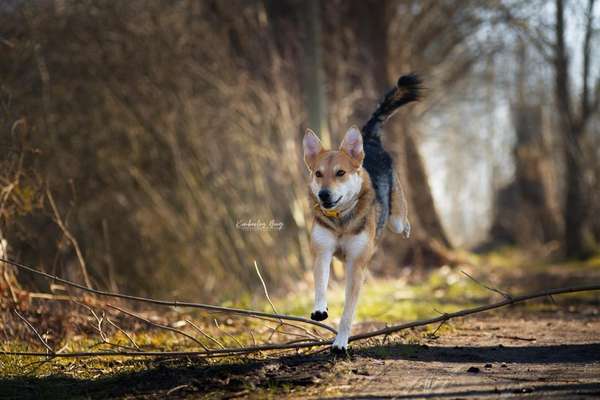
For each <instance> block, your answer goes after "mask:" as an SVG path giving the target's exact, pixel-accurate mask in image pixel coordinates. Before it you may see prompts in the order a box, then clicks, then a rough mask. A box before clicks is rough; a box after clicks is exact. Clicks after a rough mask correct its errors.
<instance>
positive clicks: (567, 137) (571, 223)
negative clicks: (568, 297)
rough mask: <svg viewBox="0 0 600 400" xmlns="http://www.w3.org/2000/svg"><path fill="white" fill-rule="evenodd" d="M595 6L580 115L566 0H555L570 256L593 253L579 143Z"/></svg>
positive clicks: (556, 72)
mask: <svg viewBox="0 0 600 400" xmlns="http://www.w3.org/2000/svg"><path fill="white" fill-rule="evenodd" d="M593 6H594V0H590V1H589V5H588V13H589V14H588V15H589V18H590V20H588V25H587V26H586V40H585V41H584V46H583V53H584V54H583V55H584V64H585V65H584V71H583V80H584V82H583V86H584V87H583V95H582V99H583V100H582V101H583V104H582V107H581V113H580V115H575V112H574V110H573V108H572V105H571V90H570V89H571V86H570V82H569V69H568V66H569V60H568V54H567V49H566V44H565V15H564V14H565V10H564V1H563V0H556V21H555V35H556V43H555V59H554V75H555V96H556V103H557V106H558V108H559V110H558V111H559V115H560V123H561V130H562V133H563V146H564V147H563V148H564V156H565V180H566V181H565V184H566V188H565V189H566V192H567V193H566V198H565V202H564V208H563V216H564V222H565V255H566V256H567V257H585V256H587V255H588V254H590V253H591V243H590V242H591V240H589V238H588V237H587V235H586V230H587V226H586V225H587V224H586V219H587V218H586V210H587V204H586V203H587V202H586V195H585V188H584V181H583V165H582V162H583V160H582V158H583V153H582V149H581V145H580V143H581V138H582V136H583V131H584V127H585V124H586V122H587V119H588V118H589V115H590V108H591V106H590V104H589V94H588V82H587V80H588V76H587V74H588V73H589V59H590V57H589V52H590V48H589V36H588V34H587V32H590V34H591V29H592V26H591V13H592V10H593Z"/></svg>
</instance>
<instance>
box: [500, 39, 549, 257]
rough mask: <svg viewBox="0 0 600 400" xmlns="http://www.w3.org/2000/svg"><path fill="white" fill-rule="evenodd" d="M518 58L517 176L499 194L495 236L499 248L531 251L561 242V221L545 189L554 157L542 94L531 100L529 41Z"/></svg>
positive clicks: (514, 110) (515, 104)
mask: <svg viewBox="0 0 600 400" xmlns="http://www.w3.org/2000/svg"><path fill="white" fill-rule="evenodd" d="M516 53H517V54H516V62H517V68H516V69H517V70H516V75H517V77H516V79H515V81H516V82H515V85H514V86H515V88H514V90H515V92H516V93H515V95H514V96H513V97H514V100H513V101H512V106H511V114H512V120H513V126H514V129H515V136H516V141H515V144H514V148H513V157H514V160H515V176H514V180H513V181H512V182H511V183H509V184H508V185H506V186H505V187H504V188H502V189H501V190H500V191H499V192H498V193H497V197H496V199H495V210H494V211H495V215H494V219H493V222H492V225H491V229H490V235H491V239H492V241H496V242H499V243H511V244H518V245H521V246H530V245H534V244H540V243H542V244H543V243H547V242H550V241H552V240H558V239H560V234H561V232H560V224H559V218H560V216H559V215H556V213H555V212H554V210H553V209H552V207H551V205H550V200H549V198H548V188H547V187H546V184H545V182H546V181H547V179H546V176H547V171H548V168H549V165H548V164H549V163H548V159H549V157H551V154H550V151H549V149H548V148H547V147H548V146H547V145H546V143H545V141H544V135H543V132H544V122H543V112H544V108H543V104H541V103H540V99H543V98H544V93H543V92H542V91H543V88H538V89H537V90H538V92H540V93H539V94H538V95H532V93H531V91H533V90H534V89H532V88H531V87H528V85H527V82H528V80H530V79H531V78H532V76H531V75H530V74H529V71H530V70H531V69H532V63H531V62H530V60H528V58H527V45H526V43H525V42H524V41H522V40H521V41H519V44H518V45H517V49H516Z"/></svg>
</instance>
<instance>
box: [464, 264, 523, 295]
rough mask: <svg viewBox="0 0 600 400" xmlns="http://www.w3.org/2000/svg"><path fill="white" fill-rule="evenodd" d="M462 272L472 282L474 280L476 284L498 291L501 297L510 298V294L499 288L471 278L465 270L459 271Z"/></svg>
mask: <svg viewBox="0 0 600 400" xmlns="http://www.w3.org/2000/svg"><path fill="white" fill-rule="evenodd" d="M460 272H462V273H463V275H465V276H466V277H467V278H469V279H471V280H472V281H473V282H475V283H476V284H478V285H479V286H481V287H484V288H486V289H487V290H490V291H492V292H494V293H498V294H499V295H501V296H502V297H504V298H505V299H512V296H511V295H509V294H508V293H505V292H503V291H501V290H498V289H494V288H493V287H489V286H487V285H485V284H483V283H482V282H480V281H478V280H477V279H475V278H473V277H472V276H471V275H469V274H467V273H466V272H465V271H460Z"/></svg>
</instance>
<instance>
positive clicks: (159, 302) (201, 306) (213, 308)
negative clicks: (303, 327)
mask: <svg viewBox="0 0 600 400" xmlns="http://www.w3.org/2000/svg"><path fill="white" fill-rule="evenodd" d="M0 261H4V262H6V263H8V264H10V265H14V266H15V267H17V268H19V269H21V270H25V271H29V272H31V273H34V274H37V275H40V276H43V277H46V278H48V279H52V280H54V281H56V282H60V283H63V284H65V285H68V286H71V287H74V288H77V289H81V290H84V291H86V292H89V293H94V294H97V295H100V296H106V297H114V298H119V299H127V300H132V301H139V302H144V303H149V304H156V305H160V306H168V307H189V308H199V309H203V310H210V311H217V312H223V313H229V314H238V315H247V316H250V317H265V318H272V319H277V320H279V319H283V320H288V321H296V322H302V323H305V324H310V325H314V326H317V327H319V328H323V329H326V330H328V331H330V332H331V333H333V334H337V331H336V330H335V328H333V327H331V326H329V325H327V324H324V323H322V322H318V321H313V320H311V319H308V318H303V317H297V316H293V315H285V314H271V313H266V312H262V311H255V310H244V309H241V308H231V307H223V306H215V305H210V304H201V303H192V302H187V301H177V300H175V301H169V300H156V299H150V298H146V297H139V296H132V295H129V294H123V293H115V292H107V291H104V290H98V289H92V288H91V287H87V286H84V285H81V284H79V283H75V282H72V281H69V280H67V279H63V278H60V277H58V276H56V275H52V274H49V273H47V272H43V271H38V270H37V269H35V268H32V267H29V266H27V265H24V264H21V263H18V262H16V261H12V260H8V259H4V258H0Z"/></svg>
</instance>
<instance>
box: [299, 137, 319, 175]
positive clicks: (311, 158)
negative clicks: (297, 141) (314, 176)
mask: <svg viewBox="0 0 600 400" xmlns="http://www.w3.org/2000/svg"><path fill="white" fill-rule="evenodd" d="M302 147H304V162H305V163H306V166H307V167H308V169H309V170H311V171H312V170H313V167H314V165H315V161H316V160H317V156H318V155H319V153H321V151H323V147H322V146H321V141H320V140H319V138H318V137H317V135H315V133H314V132H313V131H311V130H310V129H307V130H306V133H305V134H304V139H303V140H302Z"/></svg>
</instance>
